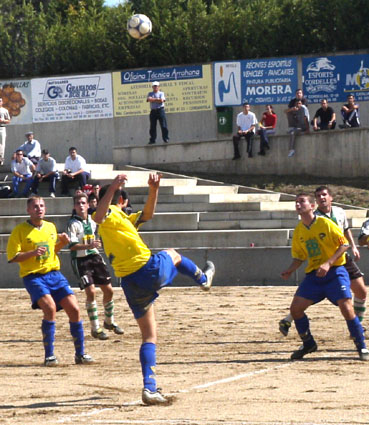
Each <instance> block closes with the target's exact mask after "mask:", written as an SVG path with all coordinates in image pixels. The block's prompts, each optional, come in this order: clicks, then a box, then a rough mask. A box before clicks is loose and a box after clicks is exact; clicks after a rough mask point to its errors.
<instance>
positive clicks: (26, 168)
mask: <svg viewBox="0 0 369 425" xmlns="http://www.w3.org/2000/svg"><path fill="white" fill-rule="evenodd" d="M11 170H12V173H13V193H12V196H13V197H15V196H17V195H18V186H19V183H21V182H23V181H24V182H25V183H26V184H25V187H24V189H23V196H24V197H25V198H27V197H28V194H29V190H30V188H31V186H32V183H33V179H32V173H33V172H34V171H35V166H34V165H33V164H32V162H31V161H30V160H29V159H28V158H24V157H23V151H21V150H20V149H17V151H16V153H15V159H14V160H13V161H12V163H11Z"/></svg>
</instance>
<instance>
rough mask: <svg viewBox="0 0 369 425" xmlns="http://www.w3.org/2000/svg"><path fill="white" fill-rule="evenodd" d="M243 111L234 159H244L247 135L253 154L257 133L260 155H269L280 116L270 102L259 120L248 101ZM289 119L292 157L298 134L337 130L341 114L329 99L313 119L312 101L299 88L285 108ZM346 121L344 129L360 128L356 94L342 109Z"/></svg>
mask: <svg viewBox="0 0 369 425" xmlns="http://www.w3.org/2000/svg"><path fill="white" fill-rule="evenodd" d="M242 107H243V110H242V112H240V113H239V114H238V115H237V120H236V124H237V132H236V134H234V135H233V148H234V155H233V159H234V160H237V159H239V158H241V153H240V146H239V144H240V140H241V138H245V140H246V142H247V149H246V152H247V153H248V157H249V158H252V157H253V141H254V136H255V135H258V136H260V148H259V152H258V155H261V156H265V155H266V151H268V150H269V149H270V143H269V138H268V136H270V135H273V134H275V131H276V125H277V120H278V117H277V115H276V113H275V112H274V109H273V106H272V105H270V104H269V105H266V109H265V111H264V112H263V114H262V117H261V119H260V120H259V122H258V121H257V119H256V116H255V114H254V113H253V112H252V111H251V106H250V104H249V103H248V102H245V103H244V104H243V105H242ZM284 113H285V114H286V118H287V122H288V130H287V133H288V134H289V149H288V157H290V158H291V157H293V156H294V155H295V145H296V136H298V135H299V134H302V133H305V134H308V133H310V130H311V129H312V130H313V131H322V130H334V129H335V128H336V127H337V116H336V113H335V111H334V110H333V108H332V107H331V106H329V105H328V100H327V99H325V98H324V99H322V100H321V102H320V107H319V108H318V109H317V110H316V111H315V114H314V116H313V118H312V119H310V112H309V108H308V101H307V99H306V98H305V97H304V94H303V91H302V90H301V89H297V90H296V93H295V97H294V98H293V99H291V100H290V102H289V104H288V106H287V108H286V109H285V110H284ZM340 116H341V118H342V124H339V125H338V127H339V128H340V129H347V128H355V127H360V119H359V105H358V104H357V103H356V102H355V98H354V96H353V95H352V94H350V95H348V96H347V103H345V104H344V105H343V106H342V107H341V110H340Z"/></svg>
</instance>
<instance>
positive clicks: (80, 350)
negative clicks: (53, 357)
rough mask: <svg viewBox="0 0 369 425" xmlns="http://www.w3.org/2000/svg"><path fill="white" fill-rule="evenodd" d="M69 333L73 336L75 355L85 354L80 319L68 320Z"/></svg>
mask: <svg viewBox="0 0 369 425" xmlns="http://www.w3.org/2000/svg"><path fill="white" fill-rule="evenodd" d="M69 325H70V333H71V334H72V337H73V342H74V348H75V350H76V355H77V356H82V355H83V354H85V336H84V333H83V324H82V320H80V321H79V322H70V323H69Z"/></svg>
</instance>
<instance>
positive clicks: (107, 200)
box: [93, 174, 128, 224]
mask: <svg viewBox="0 0 369 425" xmlns="http://www.w3.org/2000/svg"><path fill="white" fill-rule="evenodd" d="M127 180H128V179H127V176H126V174H118V175H117V176H116V177H115V179H114V180H113V183H112V184H111V185H110V186H109V187H108V190H107V191H106V192H105V195H104V196H103V197H102V198H101V199H100V200H99V203H98V204H97V208H96V212H95V215H94V216H93V220H94V221H95V222H96V223H98V224H101V223H102V222H103V221H104V218H105V216H106V213H107V212H108V210H109V206H110V204H111V200H112V199H113V196H114V193H115V191H116V190H118V189H120V188H121V187H122V186H123V185H124V182H126V181H127Z"/></svg>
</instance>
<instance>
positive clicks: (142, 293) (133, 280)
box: [120, 251, 177, 319]
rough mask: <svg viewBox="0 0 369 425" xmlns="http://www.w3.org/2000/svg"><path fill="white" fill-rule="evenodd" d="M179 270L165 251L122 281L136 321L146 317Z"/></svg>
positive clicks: (151, 258)
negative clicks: (159, 292)
mask: <svg viewBox="0 0 369 425" xmlns="http://www.w3.org/2000/svg"><path fill="white" fill-rule="evenodd" d="M176 275H177V268H176V266H175V265H174V263H173V260H172V257H171V256H170V255H169V254H168V253H167V252H165V251H160V252H158V253H157V254H155V255H152V256H151V257H150V259H149V261H148V262H147V263H146V264H145V265H144V266H143V267H141V268H140V269H139V270H137V271H136V272H134V273H132V274H130V275H128V276H124V277H122V278H121V279H120V284H121V286H122V289H123V291H124V294H125V296H126V299H127V302H128V305H129V307H130V308H131V310H132V312H133V315H134V316H135V318H136V319H139V318H140V317H142V316H144V315H145V313H146V312H147V310H148V309H149V307H150V305H151V304H152V303H153V302H154V301H155V299H156V298H157V297H158V296H159V294H158V292H157V291H158V290H159V289H160V288H163V287H164V286H168V285H170V284H171V283H172V280H173V279H174V277H175V276H176Z"/></svg>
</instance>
